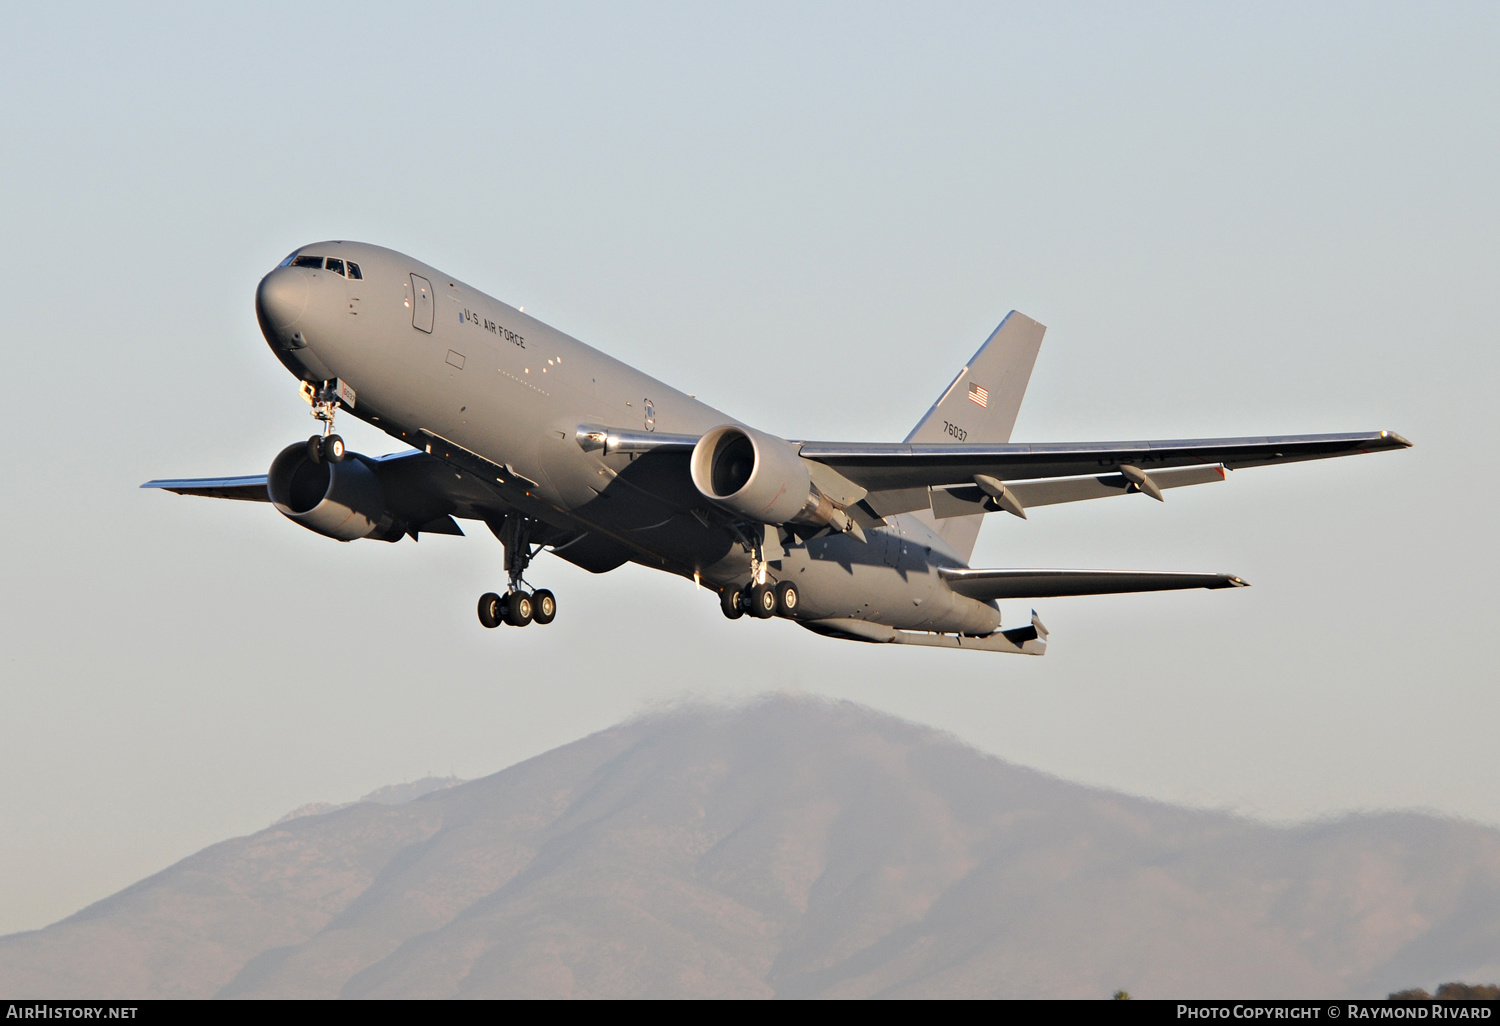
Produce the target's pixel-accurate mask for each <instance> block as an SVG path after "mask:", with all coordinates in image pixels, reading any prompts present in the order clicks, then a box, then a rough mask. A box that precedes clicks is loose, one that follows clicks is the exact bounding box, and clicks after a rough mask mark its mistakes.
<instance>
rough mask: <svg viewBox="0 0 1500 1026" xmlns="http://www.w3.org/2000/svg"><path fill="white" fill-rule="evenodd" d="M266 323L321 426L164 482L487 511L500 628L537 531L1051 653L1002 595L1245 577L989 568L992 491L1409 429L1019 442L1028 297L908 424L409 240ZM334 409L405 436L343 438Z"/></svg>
mask: <svg viewBox="0 0 1500 1026" xmlns="http://www.w3.org/2000/svg"><path fill="white" fill-rule="evenodd" d="M255 311H256V316H257V319H258V320H259V322H260V329H261V332H262V334H264V336H265V339H266V342H267V344H268V345H269V346H270V347H271V351H272V352H273V353H275V354H276V357H277V358H278V359H279V360H280V361H281V362H282V363H283V364H284V365H285V366H286V368H287V369H288V370H289V371H291V373H292V374H293V375H294V376H295V377H296V378H297V379H298V381H299V382H300V386H301V393H302V397H303V398H304V399H305V400H306V401H307V403H308V404H309V405H310V406H311V408H312V414H313V416H315V417H316V418H317V419H318V420H319V421H320V422H321V423H322V432H321V434H315V435H313V436H312V437H311V438H309V439H308V440H307V441H306V442H297V443H295V444H293V445H290V446H288V447H287V448H286V449H284V450H282V452H281V453H280V454H279V455H278V456H277V457H276V458H275V459H274V460H273V461H272V463H271V467H270V470H269V472H268V473H266V474H264V475H257V476H251V477H228V478H206V479H191V480H161V481H149V482H147V483H146V484H145V485H143V486H142V487H144V488H164V489H167V490H169V491H173V492H177V493H179V494H183V495H204V496H214V497H217V498H222V499H244V500H253V501H257V502H269V503H270V504H271V505H272V506H274V507H275V508H276V510H277V511H278V512H280V513H281V514H282V515H284V516H286V517H287V518H288V519H290V520H292V521H294V522H296V523H298V524H300V525H302V526H303V527H305V528H307V529H308V530H311V531H315V532H317V533H318V534H321V535H325V536H327V537H329V538H336V539H338V540H339V541H346V542H347V541H352V540H354V539H358V538H372V539H377V540H379V541H387V542H395V541H399V540H401V539H402V538H404V537H410V538H412V539H414V540H415V539H417V538H419V537H420V536H421V535H423V534H449V535H461V534H463V531H462V529H461V528H460V527H459V525H458V523H457V522H456V519H455V518H457V519H461V520H477V521H481V522H483V523H484V524H485V525H487V526H488V527H489V529H490V530H491V531H492V532H493V533H494V534H495V535H496V536H497V537H498V538H499V540H500V542H501V544H502V545H503V546H504V559H505V571H506V574H507V578H508V584H507V587H506V589H505V591H504V592H503V593H500V592H489V593H487V594H485V595H484V596H482V597H481V598H480V600H479V620H480V622H481V623H482V624H483V625H484V626H485V627H497V626H499V625H501V624H507V625H510V626H514V627H524V626H526V625H528V624H532V623H536V624H547V623H551V622H552V620H553V618H554V617H556V615H557V598H556V596H555V595H553V594H552V592H551V591H548V590H546V589H539V590H534V589H533V587H532V585H530V584H529V583H528V582H527V579H526V574H527V570H528V568H529V567H530V565H531V562H532V560H533V559H534V558H535V556H536V555H537V554H538V553H539V552H541V551H543V550H550V551H551V552H553V553H554V554H556V555H558V556H560V557H562V558H563V559H565V560H568V561H569V562H571V563H574V564H577V565H578V566H581V567H583V568H584V569H586V570H590V571H593V572H594V573H604V572H606V571H608V570H613V569H615V568H616V567H619V566H621V565H622V564H624V563H627V562H634V563H639V564H641V565H643V566H648V567H653V568H655V569H658V570H665V571H667V572H669V573H673V574H678V575H680V576H683V577H686V578H691V579H692V580H694V581H697V582H699V583H700V584H702V585H706V586H707V587H708V588H710V589H712V590H713V591H715V592H717V593H718V595H719V601H720V606H721V608H722V609H723V612H724V615H725V616H727V617H729V618H731V619H738V618H739V617H741V616H743V615H745V614H747V613H748V614H749V615H750V616H751V617H754V618H760V619H769V618H772V617H778V616H779V617H784V618H787V619H790V620H793V621H795V622H796V623H798V624H800V625H801V626H803V627H805V628H807V629H808V630H811V631H815V632H816V633H818V634H822V635H825V636H827V637H831V638H842V639H847V640H852V641H864V642H877V643H894V644H904V645H927V646H935V647H948V648H967V649H978V650H980V651H987V652H1013V653H1022V654H1028V655H1040V654H1042V653H1044V652H1045V651H1046V643H1047V631H1046V628H1045V627H1044V626H1043V625H1042V623H1041V621H1040V619H1038V617H1037V615H1036V613H1035V611H1034V610H1033V612H1032V616H1031V622H1030V623H1029V624H1025V625H1022V626H1019V627H1014V628H1010V629H1002V626H1001V622H1000V610H999V607H998V605H997V600H1000V599H1033V598H1045V597H1050V596H1058V595H1100V594H1110V593H1123V592H1144V591H1161V590H1168V589H1180V588H1234V587H1242V586H1244V584H1245V582H1244V581H1242V580H1240V578H1238V577H1235V576H1233V575H1231V574H1219V573H1173V572H1161V571H1133V570H1054V569H975V568H971V567H970V566H969V565H968V560H969V557H970V555H971V553H972V552H973V550H974V542H975V539H976V538H977V537H978V534H979V528H980V525H981V523H982V522H983V520H984V517H985V515H986V514H989V513H992V512H1003V513H1005V514H1007V515H1010V516H1016V517H1021V518H1025V517H1026V516H1027V512H1028V510H1030V509H1032V508H1034V507H1038V506H1047V505H1051V504H1053V503H1060V502H1077V501H1080V500H1083V499H1095V498H1104V497H1108V496H1123V495H1145V496H1149V497H1150V498H1152V499H1155V500H1158V501H1161V500H1162V499H1163V498H1164V496H1163V492H1164V491H1166V490H1167V489H1169V488H1179V487H1183V486H1185V485H1195V484H1205V483H1209V482H1214V481H1221V480H1223V479H1224V476H1225V471H1226V470H1231V469H1239V468H1241V467H1255V466H1263V465H1266V464H1272V463H1291V462H1295V461H1299V460H1313V459H1323V458H1326V457H1332V456H1347V455H1352V454H1355V453H1368V452H1376V451H1380V450H1385V449H1402V448H1406V447H1408V446H1409V445H1410V444H1411V443H1409V442H1408V441H1406V440H1405V439H1404V438H1402V437H1401V436H1400V435H1397V434H1394V433H1392V432H1389V431H1371V432H1356V433H1351V434H1322V435H1285V436H1278V437H1265V438H1207V439H1187V440H1172V441H1144V442H1061V443H1057V442H1051V443H1043V444H1036V443H1032V444H1025V445H1013V444H1010V434H1011V429H1012V427H1013V426H1014V424H1015V420H1016V414H1017V412H1018V410H1019V409H1020V405H1021V398H1022V396H1023V395H1024V394H1025V391H1026V384H1027V382H1028V380H1029V379H1030V377H1031V369H1032V366H1033V364H1034V363H1035V361H1036V356H1037V351H1038V349H1039V348H1040V346H1041V342H1042V334H1043V332H1044V331H1045V330H1046V329H1045V328H1044V327H1043V326H1042V325H1041V324H1038V323H1037V322H1036V321H1033V320H1031V319H1030V318H1028V317H1026V316H1024V315H1022V314H1020V313H1016V312H1014V311H1012V312H1011V313H1010V314H1009V315H1007V316H1006V318H1005V319H1004V320H1003V321H1001V322H1000V326H999V327H997V328H996V329H995V331H994V333H993V334H991V335H990V337H989V338H988V339H987V340H986V341H985V343H984V345H982V346H980V347H979V351H978V352H977V353H975V354H974V357H973V358H972V359H971V360H970V361H969V362H968V363H967V364H965V365H964V367H963V368H962V369H961V370H960V371H959V372H958V375H957V376H956V377H955V378H954V379H953V382H952V384H950V385H949V386H948V387H947V388H946V389H944V390H943V393H942V395H940V396H939V397H938V399H937V402H935V403H934V404H933V405H932V408H931V409H929V410H928V411H927V413H926V415H925V416H923V417H922V419H921V420H920V421H918V422H917V426H916V427H915V428H913V429H912V431H911V433H910V434H909V435H907V437H906V440H905V441H903V442H901V443H899V444H890V443H885V442H818V441H801V440H789V439H785V438H781V437H779V436H778V435H775V434H771V433H768V432H766V431H763V430H760V429H758V428H754V427H751V426H750V425H748V424H745V423H742V422H740V421H737V420H735V419H734V418H732V417H730V416H728V415H727V414H724V413H720V412H719V411H718V410H715V409H714V408H712V407H711V406H708V405H707V404H705V403H702V402H699V401H698V400H697V399H696V398H694V397H693V396H691V395H688V394H686V393H683V392H679V391H678V390H677V389H675V388H672V387H670V386H668V385H665V384H663V383H662V382H660V381H657V380H656V379H654V378H651V377H648V376H647V375H645V374H643V373H641V372H640V371H638V370H635V369H634V368H632V367H629V366H627V365H625V364H624V363H621V362H620V361H618V360H615V359H612V358H610V357H609V356H607V355H605V354H604V353H601V352H599V351H598V350H596V349H592V348H590V347H589V346H587V345H585V344H583V343H582V342H580V341H578V340H577V339H574V338H570V337H569V336H567V335H565V334H563V333H562V332H560V331H557V330H556V329H554V328H551V327H549V326H547V325H546V324H543V323H542V322H540V321H538V320H537V319H536V318H534V317H530V316H528V315H527V314H525V313H524V312H523V311H522V310H519V309H516V308H515V307H511V306H507V305H506V304H505V303H502V302H500V301H499V300H496V299H493V298H491V297H490V296H487V295H485V294H484V293H482V292H480V291H479V290H478V289H475V288H473V287H472V286H470V285H467V284H465V283H464V282H461V281H458V280H457V279H455V278H453V277H451V276H449V275H447V274H444V273H443V272H441V271H439V270H437V269H436V268H434V267H430V266H428V265H426V264H423V263H420V262H419V261H416V260H413V259H412V258H410V257H407V256H404V255H403V254H401V253H397V252H394V251H392V250H389V249H384V248H382V247H379V246H372V245H366V244H363V243H355V242H322V243H317V244H315V245H310V246H302V247H299V248H298V249H297V250H296V251H294V252H293V253H292V254H291V255H289V256H288V257H287V258H286V259H285V260H283V261H282V262H281V263H280V264H278V265H277V266H276V268H275V269H274V270H272V271H271V272H270V273H269V274H267V275H266V276H265V277H264V278H263V279H262V280H261V282H260V285H259V287H258V288H257V290H256V294H255ZM339 411H345V412H346V413H347V414H348V415H349V416H353V417H358V418H359V419H360V420H363V421H365V422H367V423H369V424H372V425H374V426H375V427H377V428H379V429H381V430H383V431H385V432H386V433H387V434H389V435H391V436H393V437H395V438H398V439H400V440H402V441H403V442H406V443H407V444H408V445H409V446H412V448H410V449H409V450H407V451H403V452H397V453H394V454H391V455H385V456H365V455H361V454H359V453H355V452H351V451H348V450H347V449H346V448H345V445H344V441H343V439H342V438H341V437H340V436H339V435H338V434H337V433H336V432H335V430H334V418H335V415H336V414H337V413H338V412H339Z"/></svg>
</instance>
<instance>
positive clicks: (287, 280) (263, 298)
mask: <svg viewBox="0 0 1500 1026" xmlns="http://www.w3.org/2000/svg"><path fill="white" fill-rule="evenodd" d="M306 309H307V276H306V275H305V274H303V273H302V272H301V271H299V270H297V269H296V268H294V267H278V268H277V269H276V270H274V271H272V272H271V273H270V274H268V275H266V276H265V277H264V278H262V279H261V280H260V287H259V288H257V289H256V290H255V312H256V314H258V315H259V317H260V320H261V323H262V324H269V325H270V326H271V327H272V328H274V329H276V330H277V331H284V330H286V329H287V328H290V327H291V326H292V325H294V324H296V323H297V320H298V318H300V317H301V316H302V313H303V311H305V310H306Z"/></svg>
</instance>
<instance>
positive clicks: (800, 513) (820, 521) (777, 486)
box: [691, 424, 848, 530]
mask: <svg viewBox="0 0 1500 1026" xmlns="http://www.w3.org/2000/svg"><path fill="white" fill-rule="evenodd" d="M691 466H692V472H693V484H695V485H696V486H697V487H698V491H700V492H702V493H703V494H704V495H705V496H707V497H708V498H710V499H712V500H713V501H714V502H716V503H718V504H719V505H720V506H723V507H725V508H726V509H729V510H731V511H733V512H735V513H738V514H740V515H741V516H743V517H745V518H747V519H749V520H755V521H758V522H759V523H762V524H807V525H809V526H813V527H822V526H824V525H825V524H829V523H833V525H834V527H835V528H836V529H837V530H847V526H846V525H847V524H848V517H847V516H846V515H845V514H844V512H843V511H842V510H840V509H839V508H838V507H837V506H835V505H834V504H833V500H832V499H830V498H828V496H826V495H824V494H823V493H822V492H821V491H819V490H818V486H817V485H815V484H813V481H812V476H811V475H810V474H809V473H808V470H807V465H806V464H805V463H804V462H803V461H802V457H801V456H799V455H798V454H797V451H796V450H795V449H793V448H792V447H791V446H790V445H788V444H787V443H786V442H785V441H783V440H782V439H780V438H777V437H775V436H774V435H768V434H766V433H765V432H763V431H756V430H755V429H754V428H745V427H738V426H736V425H734V424H726V425H725V426H723V427H718V428H714V429H713V430H712V431H710V432H708V434H706V435H704V436H703V437H702V438H700V439H698V444H697V445H695V446H693V458H692V464H691Z"/></svg>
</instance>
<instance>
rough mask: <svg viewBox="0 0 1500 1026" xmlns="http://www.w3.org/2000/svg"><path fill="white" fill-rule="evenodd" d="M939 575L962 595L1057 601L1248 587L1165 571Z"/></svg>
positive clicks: (949, 570)
mask: <svg viewBox="0 0 1500 1026" xmlns="http://www.w3.org/2000/svg"><path fill="white" fill-rule="evenodd" d="M938 574H939V576H941V577H942V578H943V579H944V580H946V581H947V582H948V586H949V587H950V588H952V589H953V590H954V591H956V592H958V593H959V594H960V595H966V596H968V597H969V598H972V599H979V600H980V601H981V602H988V601H990V600H992V599H1017V598H1054V597H1056V596H1059V595H1119V594H1123V593H1126V592H1137V591H1179V590H1182V589H1185V588H1246V587H1249V585H1248V584H1247V582H1245V581H1243V580H1241V579H1240V578H1238V577H1236V576H1234V575H1233V574H1188V573H1173V572H1171V571H1162V570H967V569H960V568H957V567H942V568H941V569H939V570H938Z"/></svg>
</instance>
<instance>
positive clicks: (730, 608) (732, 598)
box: [719, 588, 745, 620]
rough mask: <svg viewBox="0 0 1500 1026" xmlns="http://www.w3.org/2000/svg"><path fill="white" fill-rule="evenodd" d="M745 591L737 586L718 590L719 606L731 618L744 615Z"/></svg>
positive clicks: (734, 618) (735, 618) (736, 618)
mask: <svg viewBox="0 0 1500 1026" xmlns="http://www.w3.org/2000/svg"><path fill="white" fill-rule="evenodd" d="M744 599H745V593H744V592H742V591H740V589H738V588H725V589H724V590H723V591H721V592H719V608H720V609H722V610H723V611H724V615H725V616H727V617H728V618H729V619H731V620H738V619H739V618H740V617H742V616H744V615H745V602H744Z"/></svg>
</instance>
